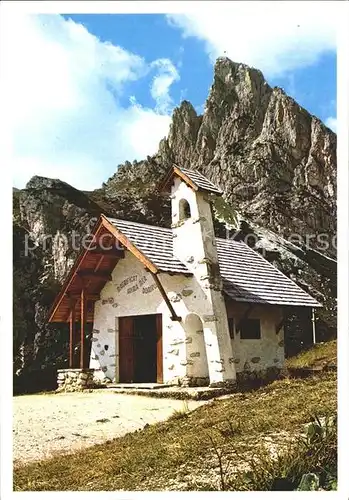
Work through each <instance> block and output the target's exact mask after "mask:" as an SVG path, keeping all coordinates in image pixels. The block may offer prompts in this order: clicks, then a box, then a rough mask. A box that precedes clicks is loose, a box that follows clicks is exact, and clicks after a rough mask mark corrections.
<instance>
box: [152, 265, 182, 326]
mask: <svg viewBox="0 0 349 500" xmlns="http://www.w3.org/2000/svg"><path fill="white" fill-rule="evenodd" d="M151 275H152V276H153V278H154V281H155V283H156V286H157V287H158V289H159V291H160V293H161V295H162V298H163V299H164V301H165V302H166V305H167V307H168V308H169V310H170V313H171V319H172V321H182V318H181V317H180V316H177V314H176V311H175V310H174V309H173V305H172V304H171V302H170V299H169V298H168V297H167V295H166V292H165V290H164V287H163V286H162V284H161V281H160V280H159V277H158V275H157V274H154V273H151Z"/></svg>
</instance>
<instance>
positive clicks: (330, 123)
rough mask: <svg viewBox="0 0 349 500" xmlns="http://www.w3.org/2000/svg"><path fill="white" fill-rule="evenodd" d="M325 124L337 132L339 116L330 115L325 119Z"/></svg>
mask: <svg viewBox="0 0 349 500" xmlns="http://www.w3.org/2000/svg"><path fill="white" fill-rule="evenodd" d="M325 125H326V127H328V128H330V129H331V130H333V132H337V118H335V117H334V116H329V117H328V118H327V119H326V120H325Z"/></svg>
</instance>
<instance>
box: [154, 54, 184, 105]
mask: <svg viewBox="0 0 349 500" xmlns="http://www.w3.org/2000/svg"><path fill="white" fill-rule="evenodd" d="M152 66H153V67H154V68H158V72H159V74H158V75H156V76H154V78H153V83H152V85H151V89H150V91H151V95H152V97H153V99H154V100H155V102H156V109H157V110H158V111H159V112H160V113H168V112H169V110H170V108H171V107H172V105H173V102H172V99H171V96H170V94H169V90H170V87H171V85H172V84H173V83H174V82H175V81H177V80H179V74H178V72H177V70H176V68H175V66H174V65H173V64H172V62H171V61H170V60H169V59H158V60H157V61H154V62H153V63H152Z"/></svg>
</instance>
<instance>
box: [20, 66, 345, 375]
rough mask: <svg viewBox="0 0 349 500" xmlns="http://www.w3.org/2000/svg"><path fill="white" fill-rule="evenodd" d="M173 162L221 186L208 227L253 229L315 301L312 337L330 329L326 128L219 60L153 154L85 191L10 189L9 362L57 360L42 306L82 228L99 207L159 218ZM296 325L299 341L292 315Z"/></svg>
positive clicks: (59, 350) (332, 291) (47, 184)
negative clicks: (162, 186) (221, 202)
mask: <svg viewBox="0 0 349 500" xmlns="http://www.w3.org/2000/svg"><path fill="white" fill-rule="evenodd" d="M173 164H178V165H180V166H186V167H192V168H196V169H198V170H200V171H202V172H203V173H204V174H205V175H206V176H207V177H208V178H209V179H211V180H212V181H213V182H214V183H216V184H218V185H219V186H220V187H221V188H222V189H223V191H224V199H225V201H226V202H227V203H226V204H227V206H228V207H230V213H228V212H229V210H228V212H227V211H224V210H223V211H222V207H216V208H217V210H216V209H215V214H216V217H215V228H216V230H217V232H218V233H219V234H220V235H224V234H225V224H226V223H229V227H230V231H231V234H234V237H240V238H245V237H250V238H251V235H252V240H253V246H255V248H256V249H257V250H258V251H260V252H263V254H264V255H265V257H266V258H268V259H269V260H270V261H271V262H273V264H274V265H276V266H278V267H279V268H280V269H281V270H282V271H283V272H285V273H286V274H287V275H289V276H290V277H291V278H293V279H295V280H296V281H297V282H298V283H299V284H300V286H302V287H303V288H305V289H306V290H308V291H309V292H310V293H311V294H312V295H314V296H315V297H316V298H318V300H320V302H322V303H323V304H324V308H323V310H322V311H321V312H320V313H319V326H320V330H321V338H326V337H327V336H329V335H333V334H334V333H335V330H336V300H335V296H336V262H335V256H336V248H335V246H336V245H335V234H336V135H335V134H334V133H333V132H332V131H331V130H329V129H328V128H327V127H325V125H324V124H323V123H322V122H321V121H320V120H319V119H317V118H316V117H315V116H312V115H310V114H309V113H308V112H307V111H306V110H305V109H303V108H302V107H300V106H299V105H298V104H297V103H296V102H295V101H294V100H293V99H292V98H290V97H289V96H287V95H286V94H285V92H284V91H283V90H282V89H280V88H271V87H270V86H269V85H268V83H267V82H266V81H265V80H264V77H263V75H262V73H261V72H260V71H258V70H256V69H253V68H250V67H248V66H245V65H243V64H237V63H234V62H232V61H230V60H229V59H227V58H220V59H218V60H217V63H216V65H215V70H214V81H213V85H212V87H211V90H210V94H209V96H208V99H207V102H206V105H205V110H204V113H203V115H202V116H198V115H197V113H196V111H195V109H194V108H193V106H192V105H191V104H190V103H189V102H187V101H184V102H182V104H181V105H180V106H179V107H178V108H177V109H175V110H174V113H173V118H172V123H171V126H170V130H169V134H168V137H167V138H164V139H162V140H161V141H160V144H159V150H158V152H157V153H156V154H155V155H154V156H152V157H149V156H148V157H147V158H146V159H145V160H143V161H141V162H136V161H134V162H133V163H130V162H126V163H125V164H124V165H120V166H119V167H118V168H117V170H116V173H115V174H114V175H113V176H112V177H111V178H110V179H108V180H107V181H106V182H105V183H104V184H103V186H102V187H101V188H100V189H98V190H95V191H93V192H81V191H79V190H77V189H74V188H73V187H72V186H69V185H68V184H66V183H64V182H62V181H60V180H55V179H46V178H43V177H34V178H33V179H31V181H30V182H29V183H28V185H27V186H26V189H24V190H20V191H17V190H16V191H14V193H13V196H14V293H15V295H14V300H15V304H14V310H15V339H16V342H15V344H14V349H15V359H17V361H16V370H19V372H21V371H22V372H23V370H24V371H25V370H26V369H27V368H28V367H33V366H35V367H40V369H42V367H43V366H52V364H54V363H55V365H56V366H57V367H59V366H62V368H63V366H64V363H65V361H66V360H65V352H66V351H65V348H64V346H65V343H66V342H67V332H66V331H65V329H64V327H62V328H58V327H56V326H55V327H53V326H52V325H47V323H46V315H47V311H48V307H49V305H50V304H51V303H52V300H53V298H54V296H55V293H56V291H57V290H58V288H59V286H60V284H61V283H62V280H63V279H64V277H65V276H66V275H67V273H68V271H69V269H70V267H71V265H72V263H73V261H74V259H75V257H76V255H77V252H78V249H79V241H80V239H81V236H82V235H83V234H86V232H88V229H89V228H90V227H91V225H92V224H93V221H94V220H95V218H96V217H97V216H98V215H99V213H101V212H104V213H106V214H108V215H111V216H114V217H120V218H128V219H131V220H136V221H139V222H148V223H151V224H152V223H155V224H160V225H167V226H169V225H170V203H169V200H168V198H167V197H166V196H163V195H162V194H160V193H159V192H158V191H157V189H156V187H157V185H158V182H159V180H160V179H161V177H162V176H163V175H164V173H165V172H166V170H167V169H168V167H169V166H171V165H173ZM295 235H297V236H298V239H296V240H295V238H294V237H295ZM73 236H74V238H75V241H77V245H73V244H72V240H73ZM325 239H326V241H327V244H326V242H325ZM290 240H292V241H290ZM25 241H27V243H28V245H29V246H30V249H31V250H30V254H29V255H28V256H25ZM294 317H297V314H296V313H295V315H294ZM293 325H295V322H294V323H293ZM295 331H296V332H297V334H296V337H297V338H298V344H299V345H300V344H301V342H302V341H301V340H299V339H302V335H303V333H304V332H302V322H300V323H299V325H298V327H297V328H295V327H293V333H294V332H295ZM25 346H26V349H27V351H28V352H27V353H26V349H24V347H25ZM26 360H28V361H26Z"/></svg>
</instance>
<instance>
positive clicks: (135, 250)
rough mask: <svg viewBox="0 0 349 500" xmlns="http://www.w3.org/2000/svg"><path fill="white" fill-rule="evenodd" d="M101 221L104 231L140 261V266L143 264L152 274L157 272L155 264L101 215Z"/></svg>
mask: <svg viewBox="0 0 349 500" xmlns="http://www.w3.org/2000/svg"><path fill="white" fill-rule="evenodd" d="M101 219H102V224H103V226H104V227H105V229H107V230H108V231H110V233H111V234H112V235H113V236H114V238H115V239H117V240H118V241H120V242H121V243H122V244H123V245H124V247H126V248H127V249H128V250H129V251H130V252H131V253H133V255H134V256H135V257H136V258H137V259H138V260H140V261H141V262H142V264H144V266H145V267H147V268H148V269H149V270H150V271H151V272H152V273H157V272H158V268H157V267H156V266H155V264H153V263H152V262H151V261H150V260H149V259H148V257H146V256H145V255H144V254H143V253H142V252H141V251H140V250H138V248H137V247H136V246H135V245H134V244H133V243H131V241H130V240H129V239H128V238H127V237H126V236H125V235H124V234H123V233H122V232H121V231H120V230H119V229H117V228H116V227H115V226H113V224H111V223H110V222H109V221H108V220H107V219H106V218H105V217H104V215H103V214H102V215H101Z"/></svg>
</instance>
